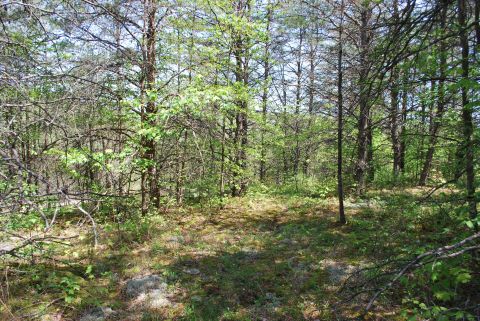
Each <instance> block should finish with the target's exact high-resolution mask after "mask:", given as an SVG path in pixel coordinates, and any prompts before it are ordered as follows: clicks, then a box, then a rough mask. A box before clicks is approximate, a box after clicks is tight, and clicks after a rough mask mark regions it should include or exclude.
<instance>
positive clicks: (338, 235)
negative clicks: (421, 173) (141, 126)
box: [0, 190, 453, 321]
mask: <svg viewBox="0 0 480 321" xmlns="http://www.w3.org/2000/svg"><path fill="white" fill-rule="evenodd" d="M418 197H419V192H418V191H408V190H407V191H406V192H402V193H393V192H388V193H386V192H385V191H381V192H373V193H370V194H369V195H368V196H367V198H368V204H369V206H368V207H364V206H354V205H355V204H356V202H354V201H353V200H352V201H351V202H347V216H348V218H349V222H348V224H347V225H345V226H341V225H338V224H337V223H336V220H337V217H336V215H337V214H336V201H335V199H332V198H327V199H316V198H308V197H282V196H265V195H261V194H257V195H256V196H250V197H246V198H240V199H231V200H229V201H228V203H227V205H226V207H225V208H224V209H222V210H218V209H206V208H203V209H198V208H193V207H192V208H187V209H182V210H174V211H171V212H168V213H166V214H161V215H160V214H158V215H151V216H149V217H147V218H143V219H134V220H133V221H126V222H124V223H122V224H117V223H115V224H114V223H105V224H103V225H102V226H101V229H102V232H101V241H102V242H101V245H100V247H99V248H97V249H95V250H92V248H91V247H89V246H88V245H87V244H88V241H89V236H88V232H87V231H80V232H81V233H80V234H81V237H80V239H79V240H77V241H75V242H74V243H73V246H72V247H67V248H62V251H60V247H59V246H57V247H56V248H55V249H53V250H52V254H51V255H52V257H51V260H40V259H39V258H38V257H35V256H32V257H31V260H32V261H31V262H23V263H21V264H17V263H13V262H12V261H4V262H2V263H0V264H2V265H3V266H2V267H3V270H4V274H5V276H4V279H3V281H8V285H6V284H4V286H3V287H2V289H3V295H2V303H1V304H2V308H1V310H0V311H1V313H2V314H3V317H2V319H8V318H13V316H12V315H15V316H20V315H23V316H25V315H31V316H32V318H35V317H37V316H38V318H39V316H40V315H41V314H42V313H48V314H50V315H55V314H58V315H62V316H63V317H66V318H74V319H75V318H76V317H78V315H79V314H80V313H81V312H82V311H83V310H85V309H87V308H88V307H92V306H100V305H102V306H109V307H111V308H112V309H114V310H116V311H117V312H118V314H117V316H116V319H120V320H185V321H187V320H189V321H190V320H191V321H193V320H205V321H210V320H212V321H213V320H232V321H233V320H237V321H240V320H243V321H247V320H252V321H253V320H269V321H270V320H278V321H280V320H282V321H283V320H285V321H287V320H292V321H293V320H311V321H313V320H332V319H334V316H333V315H332V313H334V312H333V311H334V310H333V309H332V308H333V307H334V306H336V305H337V304H338V302H339V301H340V300H341V299H342V298H341V297H340V296H339V294H338V293H337V290H338V284H335V283H334V282H333V281H332V280H331V277H330V276H329V272H328V269H327V268H326V267H325V264H324V262H335V263H338V264H345V265H369V264H372V263H375V262H379V261H381V260H383V259H385V258H388V257H390V256H392V255H402V253H404V254H405V253H406V254H408V252H409V251H410V250H411V249H412V248H418V244H419V243H425V244H432V242H435V236H434V235H436V234H435V233H433V232H435V231H438V229H439V228H442V227H443V226H447V225H448V224H450V223H451V222H450V219H449V218H448V217H445V216H438V215H437V214H435V213H433V211H432V210H431V209H430V208H431V206H424V207H422V206H420V205H417V204H416V203H415V202H414V200H415V199H418ZM445 197H446V196H445ZM358 202H360V203H361V204H363V203H364V202H365V201H364V200H359V201H358ZM351 204H353V205H351ZM443 210H444V211H447V210H448V209H443ZM432 222H433V223H432ZM59 224H60V225H59V226H57V228H61V224H62V223H59ZM63 224H65V222H63ZM452 233H453V232H452ZM443 237H444V238H448V237H449V235H448V233H446V235H444V236H443ZM452 237H453V235H452ZM64 261H69V264H65V263H63V262H64ZM32 263H33V264H32ZM189 269H190V270H191V269H198V270H199V271H200V273H199V274H191V273H187V272H185V271H189ZM150 273H154V274H160V275H163V276H164V277H165V279H166V280H167V283H168V285H169V288H170V290H171V292H172V293H174V298H173V301H174V302H175V303H176V304H175V306H173V307H171V308H167V309H164V310H158V311H144V310H142V309H138V308H135V307H132V306H131V305H130V303H129V302H127V301H126V300H125V299H124V298H123V297H122V294H121V289H122V286H123V284H124V281H125V280H127V279H129V278H132V277H134V276H137V275H145V274H150ZM6 277H8V279H6ZM76 285H78V287H76ZM69 291H71V293H70V292H69ZM69 296H70V297H71V299H67V297H69ZM67 301H71V302H67ZM350 303H351V304H349V305H345V306H342V311H340V312H338V311H337V312H338V313H341V314H342V315H347V316H348V315H350V316H352V315H355V314H356V313H357V308H358V304H360V303H361V301H353V302H350ZM381 305H382V304H381ZM381 305H380V306H381ZM39 306H40V307H43V309H39ZM397 310H398V306H396V305H394V304H393V301H391V302H390V301H384V303H383V309H382V308H381V307H380V308H379V309H378V310H377V311H378V312H379V314H378V315H382V314H385V315H386V316H385V318H387V319H388V320H396V319H398V320H401V318H400V317H394V316H392V313H393V314H395V315H396V314H397V313H396V311H397ZM0 316H1V315H0ZM387 316H388V317H387Z"/></svg>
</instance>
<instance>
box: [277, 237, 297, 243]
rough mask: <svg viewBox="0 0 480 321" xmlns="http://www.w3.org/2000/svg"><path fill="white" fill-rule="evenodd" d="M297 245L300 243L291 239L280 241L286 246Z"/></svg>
mask: <svg viewBox="0 0 480 321" xmlns="http://www.w3.org/2000/svg"><path fill="white" fill-rule="evenodd" d="M297 243H298V242H297V241H295V240H291V239H288V238H287V239H283V240H281V241H280V244H285V245H295V244H297Z"/></svg>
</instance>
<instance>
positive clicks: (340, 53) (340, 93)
mask: <svg viewBox="0 0 480 321" xmlns="http://www.w3.org/2000/svg"><path fill="white" fill-rule="evenodd" d="M342 36H343V1H342V3H341V7H340V26H339V30H338V62H337V69H338V79H337V99H338V119H337V121H338V123H337V187H338V215H339V221H340V223H342V224H345V223H346V222H347V219H346V218H345V208H344V206H343V176H342V175H343V171H342V164H343V151H342V148H343V147H342V143H343V138H342V136H343V89H342V87H343V61H342V60H343V44H342V41H343V40H342Z"/></svg>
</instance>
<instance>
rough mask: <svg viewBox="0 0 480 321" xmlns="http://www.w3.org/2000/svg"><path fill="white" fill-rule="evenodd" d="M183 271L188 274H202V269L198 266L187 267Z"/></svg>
mask: <svg viewBox="0 0 480 321" xmlns="http://www.w3.org/2000/svg"><path fill="white" fill-rule="evenodd" d="M183 272H184V273H187V274H191V275H197V274H200V270H199V269H196V268H190V269H189V268H187V269H183Z"/></svg>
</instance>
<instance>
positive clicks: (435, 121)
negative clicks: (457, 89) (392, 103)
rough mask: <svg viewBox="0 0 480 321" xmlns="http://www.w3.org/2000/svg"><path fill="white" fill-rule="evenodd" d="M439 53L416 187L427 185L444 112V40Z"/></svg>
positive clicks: (444, 14)
mask: <svg viewBox="0 0 480 321" xmlns="http://www.w3.org/2000/svg"><path fill="white" fill-rule="evenodd" d="M447 6H448V4H447V3H446V2H445V1H442V11H441V15H440V30H442V31H443V30H445V28H446V20H447ZM438 49H439V52H440V65H439V69H440V79H439V81H438V100H437V110H436V113H435V114H434V115H433V117H432V120H431V124H432V125H431V127H430V131H429V142H428V149H427V153H426V155H425V161H424V163H423V168H422V172H421V174H420V179H419V181H418V185H420V186H425V184H426V183H427V179H428V176H429V174H430V170H431V167H432V161H433V155H434V153H435V145H436V143H437V135H438V130H439V128H440V123H441V120H442V117H443V113H444V111H445V78H446V74H445V70H446V64H447V57H446V44H445V40H442V41H440V43H439V48H438Z"/></svg>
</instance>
